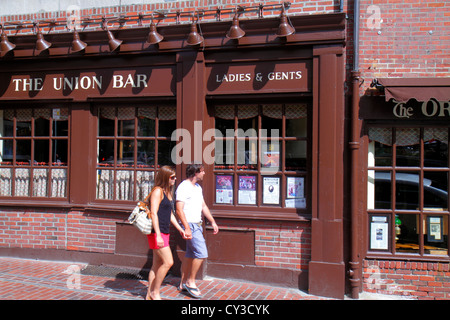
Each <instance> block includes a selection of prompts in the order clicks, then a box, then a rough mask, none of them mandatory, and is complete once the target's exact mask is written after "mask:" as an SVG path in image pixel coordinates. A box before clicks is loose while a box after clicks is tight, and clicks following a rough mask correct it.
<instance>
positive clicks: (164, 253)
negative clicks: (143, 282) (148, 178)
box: [146, 166, 184, 300]
mask: <svg viewBox="0 0 450 320" xmlns="http://www.w3.org/2000/svg"><path fill="white" fill-rule="evenodd" d="M175 180H176V177H175V171H174V169H173V168H171V167H169V166H163V167H161V168H160V169H159V171H158V173H157V174H156V178H155V186H154V187H153V189H152V191H151V193H150V195H149V197H147V199H148V198H150V199H148V200H147V202H148V201H150V207H149V208H150V212H149V214H150V216H151V218H152V221H153V230H152V233H151V234H149V235H148V243H149V246H150V249H152V250H153V265H152V268H151V270H150V274H149V276H148V284H149V286H148V291H147V296H146V300H161V296H160V288H161V284H162V282H163V280H164V278H165V276H166V275H167V272H168V271H169V269H170V268H171V267H172V265H173V257H172V251H171V250H170V247H169V233H170V223H172V224H173V225H174V226H175V228H176V229H177V230H178V231H180V233H181V235H182V236H184V230H183V229H182V228H181V226H180V225H179V224H178V222H177V219H176V218H175V216H174V209H173V208H174V206H173V197H172V194H173V187H174V185H175Z"/></svg>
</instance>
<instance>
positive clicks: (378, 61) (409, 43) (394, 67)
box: [359, 0, 450, 94]
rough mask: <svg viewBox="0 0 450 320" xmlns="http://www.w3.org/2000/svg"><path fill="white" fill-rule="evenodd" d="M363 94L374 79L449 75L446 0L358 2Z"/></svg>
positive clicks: (449, 25)
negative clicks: (359, 7) (359, 8)
mask: <svg viewBox="0 0 450 320" xmlns="http://www.w3.org/2000/svg"><path fill="white" fill-rule="evenodd" d="M360 6H361V11H360V27H361V28H360V44H359V49H360V50H359V53H360V71H361V76H362V78H363V79H364V81H365V82H364V84H363V86H362V92H361V93H362V94H364V91H366V90H369V84H370V82H371V81H372V79H374V78H387V77H393V78H402V77H405V78H417V77H450V58H449V57H450V45H449V43H450V33H449V31H448V30H449V28H450V2H449V1H443V0H423V1H399V0H362V1H361V2H360Z"/></svg>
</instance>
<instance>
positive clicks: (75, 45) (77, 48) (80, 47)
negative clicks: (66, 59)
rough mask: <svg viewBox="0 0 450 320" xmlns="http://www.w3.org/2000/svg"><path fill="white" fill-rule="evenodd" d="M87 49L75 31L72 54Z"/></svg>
mask: <svg viewBox="0 0 450 320" xmlns="http://www.w3.org/2000/svg"><path fill="white" fill-rule="evenodd" d="M86 47H87V44H86V43H85V42H83V41H81V40H80V35H79V34H78V32H77V30H75V31H74V33H73V41H72V52H78V51H81V50H83V49H84V48H86Z"/></svg>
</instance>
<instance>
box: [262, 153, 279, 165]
mask: <svg viewBox="0 0 450 320" xmlns="http://www.w3.org/2000/svg"><path fill="white" fill-rule="evenodd" d="M262 166H263V167H264V168H276V169H278V168H279V167H280V153H279V152H276V151H268V152H264V153H263V157H262Z"/></svg>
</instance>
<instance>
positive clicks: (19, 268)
mask: <svg viewBox="0 0 450 320" xmlns="http://www.w3.org/2000/svg"><path fill="white" fill-rule="evenodd" d="M88 267H89V266H87V265H86V264H83V263H70V262H55V261H39V260H28V259H18V258H9V257H0V288H1V289H0V300H143V299H144V298H145V294H146V291H147V281H146V280H145V279H139V278H134V279H125V278H123V277H121V276H120V275H117V274H116V275H115V276H111V275H109V276H105V275H100V276H99V275H92V274H86V273H85V272H84V271H85V270H88ZM179 281H180V279H179V278H177V277H174V276H171V275H169V276H167V277H166V279H165V280H164V283H163V286H162V288H161V296H162V298H163V299H165V300H197V299H193V298H191V297H190V296H188V295H187V294H186V293H185V292H179V291H178V290H177V288H176V286H177V285H178V284H179ZM197 285H198V286H199V288H200V290H201V291H202V294H203V299H202V300H330V299H327V298H323V297H317V296H313V295H308V294H306V293H304V292H302V291H300V290H296V289H291V288H281V287H272V286H268V285H261V284H254V283H246V282H239V281H231V280H223V279H206V280H201V281H198V282H197Z"/></svg>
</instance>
